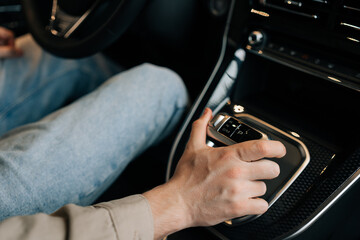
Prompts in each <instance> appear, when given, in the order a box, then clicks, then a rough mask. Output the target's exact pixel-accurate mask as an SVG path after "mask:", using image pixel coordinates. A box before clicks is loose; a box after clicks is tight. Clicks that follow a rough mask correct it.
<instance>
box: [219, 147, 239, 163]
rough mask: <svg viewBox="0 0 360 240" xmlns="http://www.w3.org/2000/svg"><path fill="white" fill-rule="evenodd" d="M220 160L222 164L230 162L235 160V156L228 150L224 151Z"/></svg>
mask: <svg viewBox="0 0 360 240" xmlns="http://www.w3.org/2000/svg"><path fill="white" fill-rule="evenodd" d="M220 158H221V160H222V161H223V162H232V161H234V159H236V155H235V154H234V152H232V151H230V150H229V149H224V151H223V152H222V153H221V154H220Z"/></svg>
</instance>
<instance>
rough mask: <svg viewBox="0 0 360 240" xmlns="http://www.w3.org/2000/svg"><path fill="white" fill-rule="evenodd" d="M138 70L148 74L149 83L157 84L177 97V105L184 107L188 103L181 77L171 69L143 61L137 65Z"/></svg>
mask: <svg viewBox="0 0 360 240" xmlns="http://www.w3.org/2000/svg"><path fill="white" fill-rule="evenodd" d="M139 68H140V71H141V72H142V73H143V74H144V75H145V76H148V77H149V78H148V80H149V83H150V84H152V85H155V86H159V88H160V89H159V90H161V91H162V92H163V93H165V94H168V95H170V96H174V95H175V96H176V97H177V98H178V101H177V105H178V107H185V106H186V105H187V104H188V92H187V89H186V86H185V84H184V82H183V80H182V79H181V77H180V76H179V75H178V74H177V73H176V72H174V71H173V70H171V69H169V68H166V67H161V66H157V65H154V64H151V63H144V64H142V65H140V66H139Z"/></svg>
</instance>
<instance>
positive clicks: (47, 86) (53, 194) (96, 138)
mask: <svg viewBox="0 0 360 240" xmlns="http://www.w3.org/2000/svg"><path fill="white" fill-rule="evenodd" d="M17 44H18V45H19V46H20V47H21V48H22V49H23V50H24V51H25V55H24V57H22V58H19V59H6V60H0V61H1V64H0V135H1V137H0V220H3V219H5V218H7V217H10V216H14V215H25V214H26V215H27V214H33V213H37V212H45V213H51V212H53V211H55V210H56V209H58V208H59V207H61V206H63V205H64V204H68V203H75V204H79V205H88V204H91V203H92V202H93V201H94V200H96V199H97V198H98V197H99V196H100V195H101V194H102V193H103V192H104V191H105V190H106V188H107V187H108V186H109V185H110V184H111V183H112V182H113V181H114V180H115V179H116V178H117V177H118V176H119V174H120V173H121V172H122V171H123V170H124V168H125V167H126V166H127V164H128V163H129V162H130V161H131V160H132V159H134V158H135V157H136V156H138V155H139V154H140V153H142V152H143V151H144V150H146V149H147V148H148V147H149V146H151V145H153V144H156V143H157V142H158V141H159V140H160V139H163V138H164V137H165V136H166V135H167V134H168V133H169V132H170V131H171V130H172V129H173V128H174V126H175V125H176V123H177V122H178V120H179V119H180V116H181V115H182V113H183V110H184V109H185V107H186V105H187V101H188V97H187V92H186V89H185V86H184V84H183V82H182V80H181V79H180V78H179V77H178V75H176V74H175V73H174V72H172V71H170V70H168V69H165V68H161V67H156V66H153V65H150V64H144V65H141V66H138V67H135V68H133V69H131V70H127V71H123V72H122V73H119V72H120V70H121V69H120V68H119V67H117V66H115V64H113V63H112V62H110V61H109V60H107V59H106V58H105V57H104V56H102V55H96V56H93V57H89V58H85V59H81V60H65V59H60V58H57V57H54V56H52V55H50V54H48V53H46V52H44V51H43V50H41V49H40V48H39V47H38V46H37V45H36V44H35V43H34V41H33V40H32V39H31V37H30V36H26V37H23V38H21V39H18V41H17ZM117 73H119V74H117ZM107 79H108V80H107ZM105 80H106V81H105ZM70 102H71V104H69V105H67V103H70ZM65 105H66V106H65ZM63 106H65V107H63ZM149 160H150V159H149Z"/></svg>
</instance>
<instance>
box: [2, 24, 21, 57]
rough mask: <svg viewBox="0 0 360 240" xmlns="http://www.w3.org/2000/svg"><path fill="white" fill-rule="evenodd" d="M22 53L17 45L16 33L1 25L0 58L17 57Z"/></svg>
mask: <svg viewBox="0 0 360 240" xmlns="http://www.w3.org/2000/svg"><path fill="white" fill-rule="evenodd" d="M22 54H23V53H22V51H21V50H20V49H18V48H16V47H15V37H14V33H13V32H12V31H10V30H8V29H6V28H3V27H0V58H15V57H20V56H21V55H22Z"/></svg>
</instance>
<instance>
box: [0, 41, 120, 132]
mask: <svg viewBox="0 0 360 240" xmlns="http://www.w3.org/2000/svg"><path fill="white" fill-rule="evenodd" d="M16 44H17V45H18V46H19V48H21V49H22V50H23V51H24V56H23V57H20V58H14V59H0V135H2V134H4V133H5V132H7V131H8V130H10V129H13V128H15V127H17V126H20V125H23V124H26V123H30V122H34V121H37V120H39V119H40V118H42V117H44V116H46V115H47V114H49V113H51V112H53V111H55V110H57V109H59V108H60V107H62V106H64V105H66V104H68V103H69V102H71V101H73V100H74V99H77V98H79V97H81V96H82V95H84V94H86V93H88V92H90V91H92V90H93V89H95V88H96V87H97V86H99V85H100V84H101V83H102V82H104V81H105V80H106V79H108V78H109V77H111V76H113V75H114V74H116V73H118V72H119V71H120V68H119V67H117V66H115V64H113V63H112V62H111V61H109V60H107V59H106V58H105V57H104V56H102V55H100V54H98V55H95V56H93V57H88V58H83V59H77V60H69V59H62V58H58V57H55V56H53V55H51V54H48V53H46V52H45V51H44V50H42V49H41V48H40V47H39V46H38V45H37V44H36V43H35V42H34V40H33V39H32V38H31V37H30V35H25V36H23V37H20V38H18V39H16Z"/></svg>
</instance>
